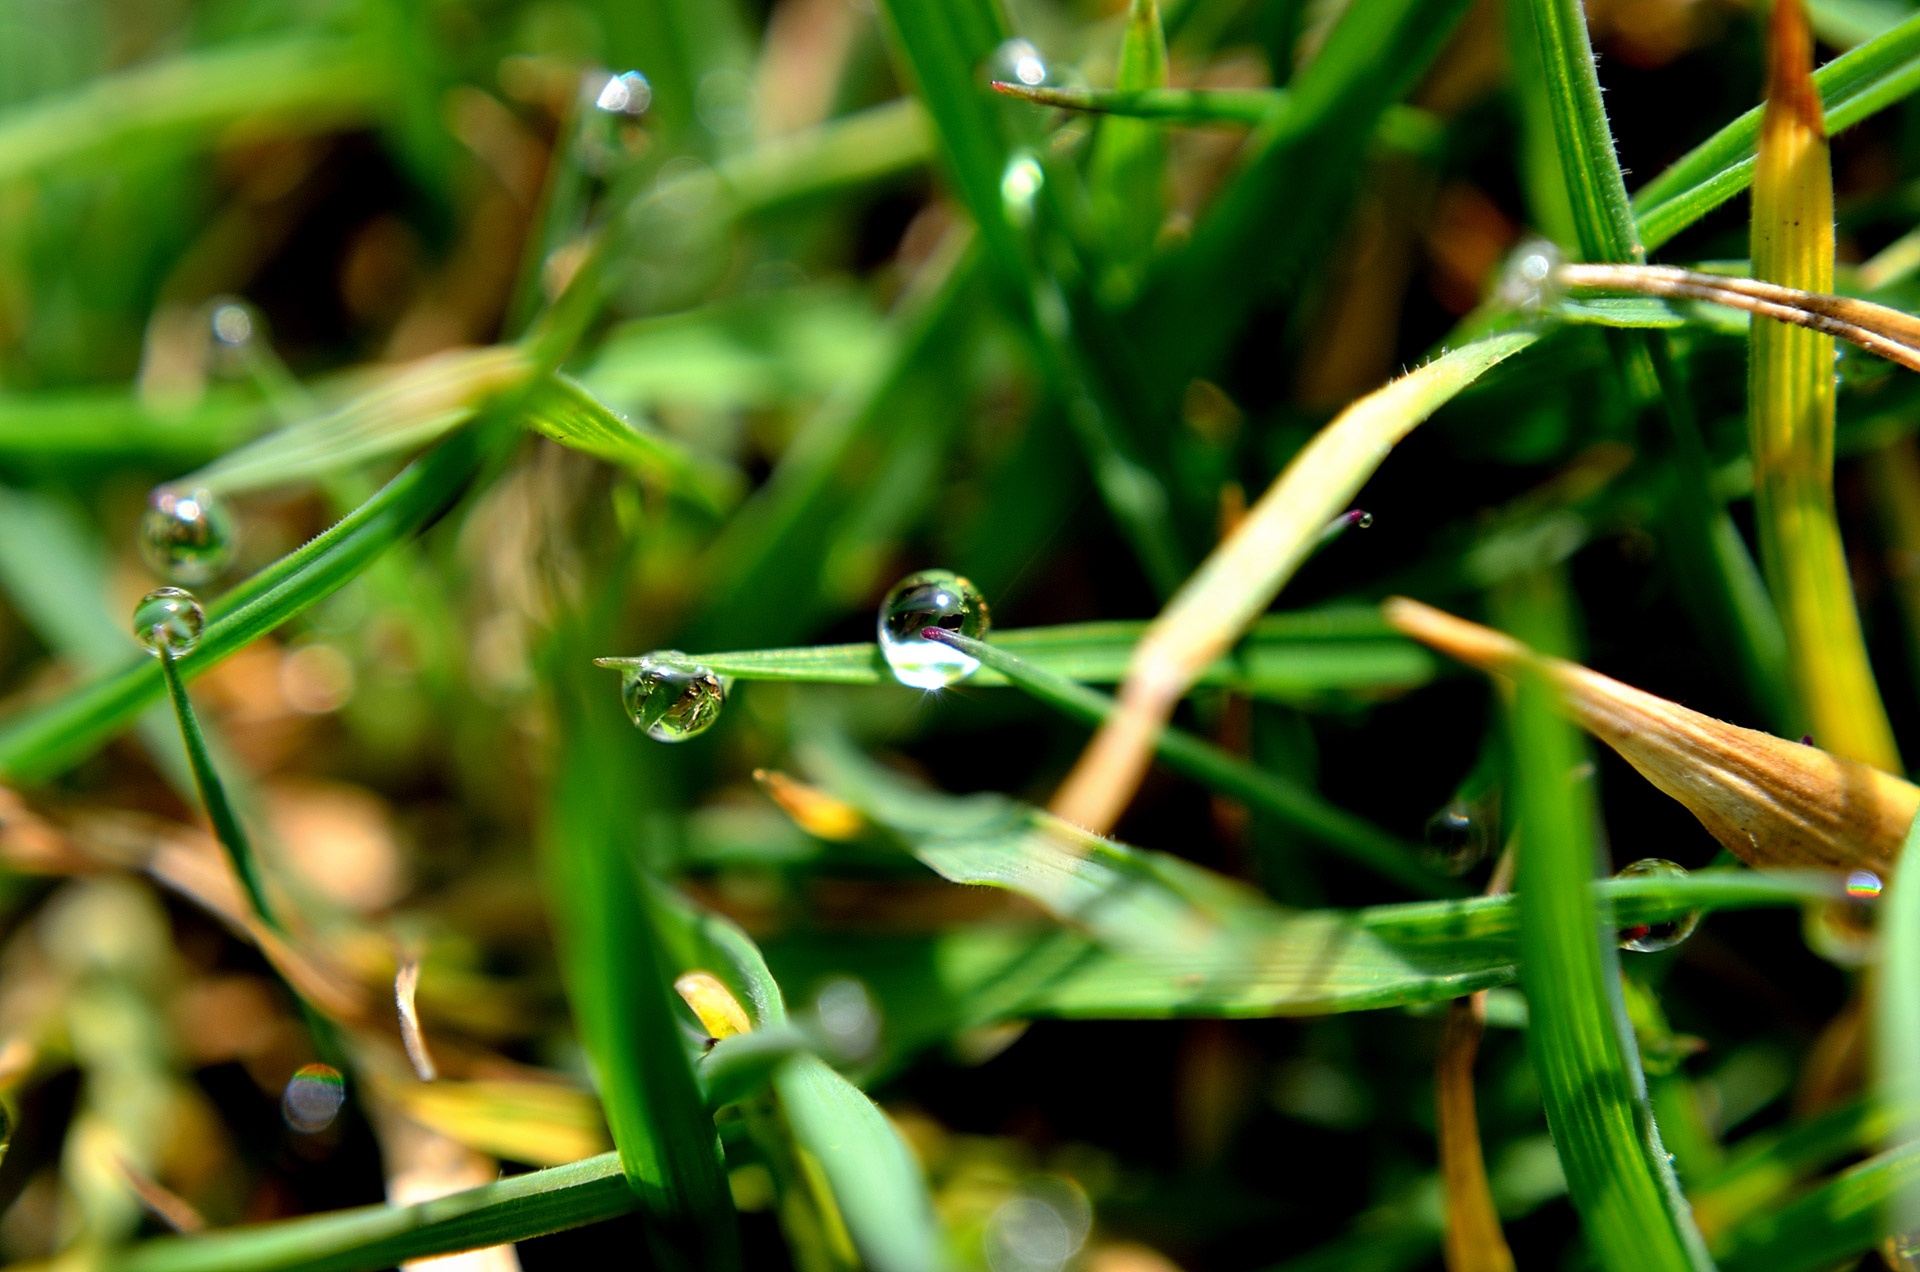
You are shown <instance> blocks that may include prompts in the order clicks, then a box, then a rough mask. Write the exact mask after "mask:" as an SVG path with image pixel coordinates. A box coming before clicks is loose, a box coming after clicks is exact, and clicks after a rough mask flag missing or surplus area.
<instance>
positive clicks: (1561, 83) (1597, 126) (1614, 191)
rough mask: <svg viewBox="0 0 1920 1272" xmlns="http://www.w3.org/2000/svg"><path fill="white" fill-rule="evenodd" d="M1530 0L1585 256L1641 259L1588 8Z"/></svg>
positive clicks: (1564, 0)
mask: <svg viewBox="0 0 1920 1272" xmlns="http://www.w3.org/2000/svg"><path fill="white" fill-rule="evenodd" d="M1523 2H1524V3H1525V4H1526V6H1527V9H1528V13H1529V16H1530V18H1531V19H1532V27H1533V33H1534V39H1535V41H1536V43H1537V44H1538V46H1539V49H1540V64H1541V68H1542V69H1543V71H1544V72H1545V75H1546V87H1547V93H1546V96H1547V103H1548V105H1549V106H1550V107H1551V108H1552V115H1553V133H1554V137H1555V138H1556V140H1557V141H1558V142H1559V152H1560V170H1561V174H1562V175H1563V176H1564V177H1565V178H1566V182H1567V193H1568V194H1569V195H1570V196H1571V201H1572V205H1573V226H1574V231H1575V235H1576V239H1577V243H1578V246H1579V248H1580V252H1581V255H1582V256H1584V257H1585V258H1586V259H1587V260H1590V261H1631V260H1637V259H1639V258H1640V257H1641V256H1642V255H1643V254H1644V253H1643V252H1642V251H1641V250H1640V242H1639V230H1638V228H1637V227H1636V226H1635V224H1634V220H1633V210H1632V208H1631V206H1630V205H1629V204H1628V202H1627V187H1626V182H1625V181H1624V180H1623V179H1622V177H1621V175H1620V161H1619V159H1618V158H1616V157H1615V155H1614V150H1613V133H1612V131H1611V130H1610V129H1609V128H1608V126H1607V112H1606V107H1605V106H1604V105H1603V104H1602V103H1601V101H1600V79H1599V76H1598V75H1597V74H1596V73H1595V71H1594V61H1593V45H1592V44H1591V43H1590V42H1589V41H1588V39H1587V18H1586V12H1585V11H1584V10H1583V9H1582V8H1581V6H1580V4H1579V0H1523Z"/></svg>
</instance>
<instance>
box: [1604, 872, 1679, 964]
mask: <svg viewBox="0 0 1920 1272" xmlns="http://www.w3.org/2000/svg"><path fill="white" fill-rule="evenodd" d="M1686 877H1687V870H1686V867H1685V866H1681V865H1677V864H1675V863H1674V862H1671V861H1667V860H1665V859H1663V858H1660V857H1646V858H1643V859H1641V860H1639V861H1636V862H1634V863H1633V864H1632V865H1630V866H1628V867H1627V868H1626V869H1625V870H1622V871H1621V872H1620V873H1619V874H1617V875H1615V876H1614V878H1616V879H1684V878H1686ZM1699 926H1700V911H1698V910H1690V911H1688V912H1687V913H1685V914H1683V915H1681V916H1679V917H1678V918H1673V919H1662V920H1660V921H1659V922H1657V923H1637V924H1634V925H1632V926H1630V927H1623V928H1621V929H1620V948H1621V949H1623V950H1632V951H1634V952H1635V953H1637V954H1656V953H1658V952H1659V951H1661V950H1670V949H1672V948H1673V947H1674V946H1676V945H1678V944H1680V942H1682V941H1684V940H1686V939H1687V938H1688V937H1689V936H1692V935H1693V929H1695V928H1697V927H1699Z"/></svg>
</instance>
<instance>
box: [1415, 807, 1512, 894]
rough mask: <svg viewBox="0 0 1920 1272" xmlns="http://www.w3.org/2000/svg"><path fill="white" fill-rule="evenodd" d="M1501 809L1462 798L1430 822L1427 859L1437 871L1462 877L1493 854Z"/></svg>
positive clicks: (1427, 834)
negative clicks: (1499, 810)
mask: <svg viewBox="0 0 1920 1272" xmlns="http://www.w3.org/2000/svg"><path fill="white" fill-rule="evenodd" d="M1498 818H1499V813H1498V809H1496V808H1493V807H1489V806H1486V805H1484V804H1476V803H1473V802H1469V801H1467V800H1463V799H1455V800H1452V801H1450V802H1449V803H1448V804H1447V806H1446V807H1445V808H1443V809H1441V810H1440V811H1439V812H1437V813H1435V814H1434V815H1433V816H1432V817H1429V818H1428V819H1427V825H1426V840H1427V857H1428V858H1429V859H1430V860H1431V861H1432V862H1433V864H1434V866H1435V867H1436V868H1437V869H1440V870H1444V871H1445V872H1446V873H1448V874H1450V875H1463V874H1465V873H1466V872H1467V871H1469V870H1471V869H1473V868H1474V867H1475V866H1477V865H1479V864H1480V863H1481V862H1483V861H1485V860H1486V859H1487V857H1488V855H1489V854H1491V853H1492V851H1493V845H1494V841H1495V839H1496V838H1497V837H1498V836H1497V834H1496V832H1495V823H1496V822H1497V821H1498Z"/></svg>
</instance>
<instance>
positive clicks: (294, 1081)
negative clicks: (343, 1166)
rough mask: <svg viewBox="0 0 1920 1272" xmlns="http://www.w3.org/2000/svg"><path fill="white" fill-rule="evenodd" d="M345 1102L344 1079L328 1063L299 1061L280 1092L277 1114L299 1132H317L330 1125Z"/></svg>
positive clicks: (307, 1133)
mask: <svg viewBox="0 0 1920 1272" xmlns="http://www.w3.org/2000/svg"><path fill="white" fill-rule="evenodd" d="M346 1102H347V1080H346V1079H345V1078H343V1077H341V1076H340V1070H338V1069H336V1068H334V1067H333V1066H332V1065H326V1064H309V1065H302V1066H301V1067H300V1068H299V1069H298V1070H296V1071H295V1072H294V1075H293V1077H292V1078H291V1079H289V1080H288V1082H287V1089H286V1091H285V1092H284V1093H283V1094H282V1095H281V1096H280V1116H282V1117H284V1118H285V1119H286V1120H287V1125H288V1126H291V1127H292V1128H293V1129H294V1130H296V1131H299V1132H300V1133H301V1134H302V1135H317V1134H318V1133H320V1132H321V1131H324V1130H326V1129H327V1128H328V1127H329V1126H332V1125H333V1119H334V1118H336V1117H338V1116H340V1106H341V1105H343V1104H345V1103H346Z"/></svg>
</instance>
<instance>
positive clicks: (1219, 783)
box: [940, 632, 1458, 896]
mask: <svg viewBox="0 0 1920 1272" xmlns="http://www.w3.org/2000/svg"><path fill="white" fill-rule="evenodd" d="M940 640H941V642H942V643H943V644H951V645H952V646H953V647H954V648H956V649H960V650H962V651H963V652H965V653H969V654H972V655H973V656H974V657H975V658H978V659H979V660H980V661H981V663H982V664H983V665H985V666H988V667H991V668H993V669H994V670H995V671H998V672H999V673H1000V674H1001V675H1002V676H1005V677H1006V678H1007V680H1008V681H1009V682H1010V683H1012V684H1013V685H1015V686H1017V687H1018V688H1021V689H1024V690H1025V691H1026V692H1028V693H1029V694H1031V695H1032V696H1033V697H1035V698H1036V699H1038V700H1039V701H1041V702H1043V703H1045V704H1046V705H1048V706H1050V707H1052V708H1054V709H1055V710H1057V711H1061V712H1064V713H1065V714H1067V715H1069V716H1072V717H1073V718H1074V719H1076V720H1079V721H1081V722H1082V723H1085V724H1094V725H1097V724H1099V723H1101V722H1103V721H1105V720H1106V719H1107V718H1108V717H1109V716H1110V715H1112V714H1113V713H1114V712H1115V711H1117V710H1118V709H1119V707H1118V705H1117V704H1116V703H1115V702H1114V700H1113V699H1112V698H1109V697H1107V696H1106V695H1105V694H1102V693H1098V692H1096V691H1095V690H1092V689H1088V688H1085V687H1084V686H1082V685H1079V684H1076V683H1075V682H1073V681H1071V680H1068V679H1067V678H1066V677H1064V676H1058V675H1055V674H1053V673H1052V672H1049V671H1046V670H1044V669H1042V668H1040V667H1037V666H1034V665H1033V664H1031V663H1028V662H1026V661H1025V660H1023V659H1021V658H1019V657H1017V656H1015V655H1013V654H1010V653H1008V652H1007V651H1006V650H1005V649H1001V648H996V647H995V646H992V645H988V644H986V643H985V642H983V641H976V640H968V639H967V638H966V637H964V636H957V635H954V634H953V633H951V632H941V633H940ZM1155 748H1156V750H1157V751H1158V753H1159V755H1160V758H1161V759H1162V760H1163V761H1164V762H1165V763H1166V764H1167V765H1168V767H1170V768H1173V769H1176V770H1178V771H1179V772H1182V773H1184V774H1186V775H1187V776H1188V777H1191V778H1193V779H1194V780H1195V781H1197V782H1200V783H1202V784H1203V785H1206V786H1210V787H1212V788H1213V789H1214V790H1217V791H1220V792H1222V793H1223V794H1227V795H1232V796H1234V797H1235V798H1238V799H1242V800H1245V801H1246V802H1247V804H1248V805H1250V806H1251V807H1253V808H1255V809H1257V810H1259V811H1261V812H1263V813H1266V814H1268V815H1270V816H1272V817H1273V818H1274V819H1275V820H1276V821H1280V822H1283V823H1285V824H1287V825H1289V826H1292V827H1294V828H1295V829H1297V830H1300V831H1303V832H1305V833H1306V834H1307V835H1309V836H1311V837H1312V838H1313V839H1314V840H1316V841H1318V842H1320V843H1322V844H1324V845H1326V846H1327V847H1329V848H1332V849H1335V850H1337V851H1338V852H1339V853H1340V854H1341V855H1342V856H1345V857H1348V858H1349V859H1351V860H1353V861H1356V862H1358V863H1359V864H1361V865H1363V866H1365V867H1367V868H1368V869H1369V870H1372V871H1374V872H1375V873H1377V874H1379V875H1381V876H1383V877H1385V878H1388V879H1391V880H1393V881H1394V882H1395V883H1398V884H1400V885H1401V886H1403V887H1407V888H1411V889H1412V890H1413V891H1415V892H1418V893H1421V894H1423V895H1428V896H1444V895H1446V894H1448V893H1450V892H1454V891H1456V890H1457V889H1458V885H1457V884H1455V883H1454V882H1453V881H1452V880H1449V879H1446V878H1443V877H1442V876H1440V875H1438V874H1436V873H1434V872H1433V871H1432V870H1430V869H1428V868H1427V867H1426V866H1424V865H1423V864H1422V863H1421V861H1420V857H1419V855H1418V849H1417V848H1416V847H1415V846H1414V845H1412V844H1408V843H1404V842H1402V841H1401V840H1399V839H1398V838H1397V837H1395V836H1393V835H1390V834H1388V833H1387V832H1385V831H1383V830H1381V829H1379V828H1378V827H1376V826H1374V825H1373V824H1372V823H1371V822H1368V821H1366V820H1365V819H1363V818H1360V817H1356V816H1354V815H1353V814H1351V813H1349V812H1347V811H1346V810H1344V809H1341V808H1339V807H1336V806H1335V805H1333V804H1330V803H1327V802H1326V801H1325V800H1323V799H1321V798H1320V797H1319V796H1318V795H1317V794H1315V793H1314V792H1313V791H1311V790H1308V789H1307V788H1305V787H1302V786H1297V785H1295V784H1294V783H1293V782H1291V781H1289V780H1287V779H1286V778H1284V777H1281V776H1279V775H1278V774H1275V773H1268V772H1265V771H1263V770H1261V769H1257V768H1255V767H1254V766H1253V765H1251V764H1249V763H1247V762H1246V761H1245V760H1242V759H1240V758H1238V757H1237V756H1233V755H1229V754H1228V753H1227V752H1225V751H1222V750H1221V749H1220V748H1218V747H1216V746H1213V745H1212V744H1210V743H1208V742H1204V741H1202V740H1201V739H1199V738H1196V737H1194V736H1193V735H1192V734H1190V733H1186V732H1184V731H1182V730H1180V729H1177V728H1174V727H1172V726H1171V725H1169V726H1167V727H1166V728H1163V729H1161V730H1160V733H1159V735H1158V737H1157V739H1156V741H1155Z"/></svg>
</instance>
